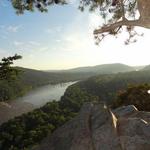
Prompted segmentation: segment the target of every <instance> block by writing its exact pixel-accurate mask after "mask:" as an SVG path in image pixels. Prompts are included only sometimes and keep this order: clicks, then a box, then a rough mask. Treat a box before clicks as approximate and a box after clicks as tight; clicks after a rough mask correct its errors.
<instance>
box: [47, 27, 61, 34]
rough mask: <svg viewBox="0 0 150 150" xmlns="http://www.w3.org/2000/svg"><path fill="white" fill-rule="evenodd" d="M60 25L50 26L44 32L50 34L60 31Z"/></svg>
mask: <svg viewBox="0 0 150 150" xmlns="http://www.w3.org/2000/svg"><path fill="white" fill-rule="evenodd" d="M61 30H62V27H61V26H57V27H53V28H52V27H51V28H48V29H46V30H45V32H46V33H49V34H52V33H56V32H61Z"/></svg>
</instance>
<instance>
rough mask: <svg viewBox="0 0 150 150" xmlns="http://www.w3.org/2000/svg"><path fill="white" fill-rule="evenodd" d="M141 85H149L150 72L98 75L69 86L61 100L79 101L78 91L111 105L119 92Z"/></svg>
mask: <svg viewBox="0 0 150 150" xmlns="http://www.w3.org/2000/svg"><path fill="white" fill-rule="evenodd" d="M143 83H150V71H133V72H128V73H118V74H109V75H99V76H95V77H91V78H89V79H87V80H85V81H81V82H78V83H76V84H74V85H72V86H70V87H69V88H68V89H67V90H66V92H65V94H64V96H63V97H62V99H66V98H67V99H74V101H79V99H78V97H79V92H78V91H80V92H84V93H86V94H85V95H86V96H88V95H89V94H90V95H93V96H97V97H98V98H99V100H101V101H104V102H106V103H108V104H111V102H112V101H113V100H114V99H115V98H116V93H117V92H118V91H119V90H122V89H126V88H127V87H128V86H129V85H131V84H143ZM80 101H82V99H80Z"/></svg>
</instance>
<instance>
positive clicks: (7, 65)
mask: <svg viewBox="0 0 150 150" xmlns="http://www.w3.org/2000/svg"><path fill="white" fill-rule="evenodd" d="M21 58H22V56H20V55H17V54H15V55H14V56H12V57H7V58H5V57H4V58H3V59H2V61H1V62H0V80H6V81H8V82H9V81H13V80H16V79H17V77H18V75H19V73H20V70H18V69H17V68H14V67H11V65H12V64H13V61H14V60H18V59H21Z"/></svg>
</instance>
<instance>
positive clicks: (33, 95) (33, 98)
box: [15, 82, 76, 107]
mask: <svg viewBox="0 0 150 150" xmlns="http://www.w3.org/2000/svg"><path fill="white" fill-rule="evenodd" d="M74 83H76V82H67V83H62V84H56V85H45V86H42V87H40V88H37V89H35V90H33V91H31V92H29V93H28V94H26V95H25V96H23V97H21V98H18V99H16V100H15V101H23V102H27V103H30V104H33V106H34V107H40V106H42V105H44V104H46V103H47V102H49V101H52V100H57V101H58V100H60V98H61V96H62V95H63V94H64V92H65V91H66V89H67V87H68V86H70V85H72V84H74Z"/></svg>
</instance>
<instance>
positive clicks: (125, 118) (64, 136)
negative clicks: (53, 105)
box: [35, 103, 150, 150]
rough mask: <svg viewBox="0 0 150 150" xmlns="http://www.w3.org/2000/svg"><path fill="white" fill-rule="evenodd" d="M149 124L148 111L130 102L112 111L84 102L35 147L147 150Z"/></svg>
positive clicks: (149, 146) (149, 148)
mask: <svg viewBox="0 0 150 150" xmlns="http://www.w3.org/2000/svg"><path fill="white" fill-rule="evenodd" d="M149 123H150V113H149V112H140V111H138V110H137V109H136V108H135V107H134V106H133V105H130V106H124V107H120V108H118V109H116V110H114V111H113V112H112V111H111V110H109V109H108V108H106V107H105V106H104V105H103V104H92V103H87V104H85V105H84V106H83V107H82V109H81V111H80V113H79V115H78V116H77V117H75V118H74V119H73V120H71V121H69V122H67V123H66V124H65V125H64V126H62V127H60V128H59V129H57V130H56V131H55V132H54V133H53V134H52V135H51V136H50V135H49V136H48V137H47V138H45V139H44V140H43V141H42V142H41V144H40V145H39V146H38V147H36V148H35V150H150V124H149Z"/></svg>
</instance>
